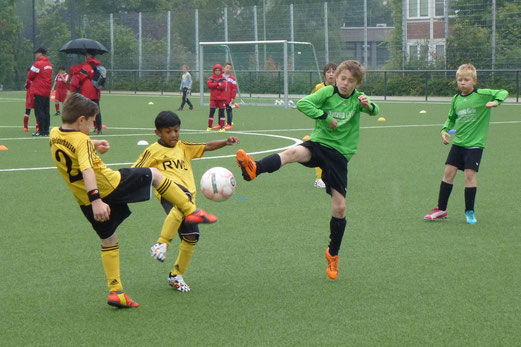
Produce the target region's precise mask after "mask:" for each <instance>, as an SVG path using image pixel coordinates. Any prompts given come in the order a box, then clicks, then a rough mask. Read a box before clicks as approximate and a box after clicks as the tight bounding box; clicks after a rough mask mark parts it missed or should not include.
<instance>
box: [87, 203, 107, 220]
mask: <svg viewBox="0 0 521 347" xmlns="http://www.w3.org/2000/svg"><path fill="white" fill-rule="evenodd" d="M91 206H92V213H93V214H94V220H96V221H97V222H100V223H101V222H106V221H108V220H109V219H110V206H109V205H107V204H106V203H104V202H103V200H101V199H97V200H94V201H93V202H91Z"/></svg>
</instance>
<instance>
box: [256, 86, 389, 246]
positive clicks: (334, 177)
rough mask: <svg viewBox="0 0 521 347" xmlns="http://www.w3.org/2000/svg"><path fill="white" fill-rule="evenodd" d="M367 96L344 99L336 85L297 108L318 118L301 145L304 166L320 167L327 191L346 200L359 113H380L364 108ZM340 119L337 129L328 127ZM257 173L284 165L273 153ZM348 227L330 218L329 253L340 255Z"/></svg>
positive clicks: (342, 220)
mask: <svg viewBox="0 0 521 347" xmlns="http://www.w3.org/2000/svg"><path fill="white" fill-rule="evenodd" d="M361 95H364V93H362V92H359V91H358V90H356V89H355V90H354V91H353V93H352V94H351V95H350V96H347V97H346V96H342V95H341V94H340V93H339V91H338V88H337V87H336V86H326V87H323V88H321V89H319V90H318V91H316V92H315V93H313V94H311V95H308V96H306V97H305V98H303V99H301V100H299V101H298V102H297V108H298V110H299V111H301V112H302V113H304V114H305V115H306V116H308V117H310V118H313V119H315V129H314V130H313V132H312V133H311V136H310V139H309V141H305V142H304V143H302V144H300V145H301V146H304V147H306V148H307V149H308V150H309V151H310V152H311V159H310V160H309V161H308V162H306V163H301V164H302V165H305V166H308V167H320V168H321V169H322V180H323V181H324V183H325V184H326V192H327V193H328V194H330V195H331V193H332V191H331V190H332V189H334V190H336V191H337V192H339V193H340V194H342V195H343V196H344V197H345V196H346V191H347V163H348V161H349V160H350V159H351V157H352V156H353V155H354V154H355V153H356V150H357V148H358V141H359V136H360V112H364V113H367V114H369V115H371V116H375V115H377V114H378V111H379V108H378V105H376V104H374V103H372V102H370V101H369V104H370V105H371V108H370V109H366V108H364V107H362V105H361V104H360V101H359V100H358V97H360V96H361ZM333 118H334V119H336V120H337V126H336V129H330V128H329V124H330V123H331V122H332V121H333ZM256 163H257V173H258V174H260V173H263V172H274V171H276V170H278V169H279V168H280V166H281V161H280V156H279V155H278V154H272V155H269V156H267V157H265V158H264V159H261V160H260V161H257V162H256ZM345 226H346V219H345V218H335V217H333V216H332V217H331V221H330V244H329V254H331V255H332V256H335V255H337V254H338V250H339V249H340V244H341V242H342V237H343V234H344V230H345Z"/></svg>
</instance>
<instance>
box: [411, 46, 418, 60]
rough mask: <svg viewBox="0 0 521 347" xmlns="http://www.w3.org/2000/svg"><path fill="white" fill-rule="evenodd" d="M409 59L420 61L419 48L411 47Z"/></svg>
mask: <svg viewBox="0 0 521 347" xmlns="http://www.w3.org/2000/svg"><path fill="white" fill-rule="evenodd" d="M409 59H418V46H416V45H411V46H409Z"/></svg>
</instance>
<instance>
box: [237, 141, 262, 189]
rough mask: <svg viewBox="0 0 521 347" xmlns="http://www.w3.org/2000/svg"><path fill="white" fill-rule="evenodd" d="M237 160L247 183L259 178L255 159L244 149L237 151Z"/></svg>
mask: <svg viewBox="0 0 521 347" xmlns="http://www.w3.org/2000/svg"><path fill="white" fill-rule="evenodd" d="M235 158H236V160H237V165H239V167H240V168H241V170H242V177H243V178H244V179H245V180H246V181H253V179H254V178H255V177H257V163H255V161H254V160H253V158H252V157H251V156H249V155H247V154H246V152H245V151H244V150H243V149H239V150H238V151H237V154H236V155H235Z"/></svg>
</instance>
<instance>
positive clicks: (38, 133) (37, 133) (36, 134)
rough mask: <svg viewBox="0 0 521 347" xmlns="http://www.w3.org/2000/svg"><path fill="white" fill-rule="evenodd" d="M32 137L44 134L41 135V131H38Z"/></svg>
mask: <svg viewBox="0 0 521 347" xmlns="http://www.w3.org/2000/svg"><path fill="white" fill-rule="evenodd" d="M31 135H32V136H43V134H40V130H37V131H36V132H35V133H32V134H31Z"/></svg>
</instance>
